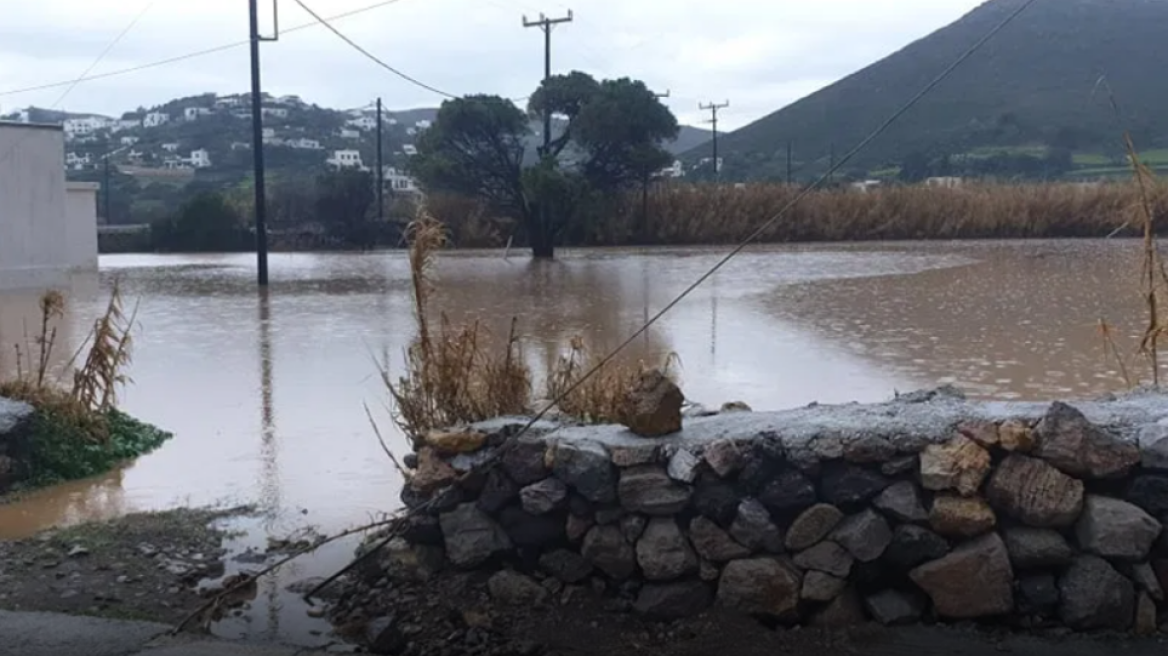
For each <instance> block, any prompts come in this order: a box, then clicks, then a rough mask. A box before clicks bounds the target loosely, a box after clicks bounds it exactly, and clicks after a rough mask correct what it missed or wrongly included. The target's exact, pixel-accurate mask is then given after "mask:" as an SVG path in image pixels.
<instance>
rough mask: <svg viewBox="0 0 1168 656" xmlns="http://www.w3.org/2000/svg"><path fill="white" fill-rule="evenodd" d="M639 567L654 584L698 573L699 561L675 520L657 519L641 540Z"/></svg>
mask: <svg viewBox="0 0 1168 656" xmlns="http://www.w3.org/2000/svg"><path fill="white" fill-rule="evenodd" d="M637 564H639V565H640V566H641V572H642V573H643V574H644V575H645V578H646V579H648V580H650V581H671V580H673V579H677V578H681V577H682V576H685V575H686V574H689V573H691V572H696V571H697V569H698V558H697V556H696V555H694V552H693V549H691V548H690V546H689V542H687V541H686V539H685V535H684V534H682V532H681V529H680V528H678V526H677V522H675V521H674V520H673V519H672V518H666V517H655V518H653V519H652V520H650V522H649V525H648V526H646V527H645V532H644V533H643V534H642V535H641V539H640V540H637Z"/></svg>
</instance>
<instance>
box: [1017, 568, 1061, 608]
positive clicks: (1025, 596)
mask: <svg viewBox="0 0 1168 656" xmlns="http://www.w3.org/2000/svg"><path fill="white" fill-rule="evenodd" d="M1058 603H1059V591H1058V585H1057V584H1056V583H1055V579H1054V576H1053V575H1051V574H1034V575H1032V576H1024V577H1022V578H1020V579H1018V610H1019V611H1021V612H1023V613H1046V612H1048V611H1050V610H1052V609H1054V608H1055V607H1057V606H1058Z"/></svg>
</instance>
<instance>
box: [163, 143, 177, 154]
mask: <svg viewBox="0 0 1168 656" xmlns="http://www.w3.org/2000/svg"><path fill="white" fill-rule="evenodd" d="M162 149H163V150H165V151H166V152H168V153H177V152H178V142H177V141H173V142H171V143H164V144H162Z"/></svg>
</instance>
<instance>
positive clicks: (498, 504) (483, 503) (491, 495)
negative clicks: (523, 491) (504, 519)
mask: <svg viewBox="0 0 1168 656" xmlns="http://www.w3.org/2000/svg"><path fill="white" fill-rule="evenodd" d="M517 498H519V486H518V485H517V484H516V483H515V481H513V480H511V478H510V477H508V476H507V474H504V473H503V472H502V471H501V470H499V469H492V470H491V471H490V472H488V473H487V479H486V482H485V483H484V484H483V489H482V490H480V491H479V495H478V499H476V500H475V503H476V504H477V505H478V507H479V510H482V511H483V512H485V513H490V514H492V515H493V514H496V513H498V512H499V511H500V510H502V509H504V508H506V507H507V505H508V504H509V503H511V502H512V501H514V500H515V499H517Z"/></svg>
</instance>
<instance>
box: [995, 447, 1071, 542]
mask: <svg viewBox="0 0 1168 656" xmlns="http://www.w3.org/2000/svg"><path fill="white" fill-rule="evenodd" d="M986 497H987V498H988V499H989V501H990V503H992V504H993V505H995V506H997V507H998V508H1001V509H1002V510H1004V511H1006V513H1007V514H1009V515H1011V516H1012V517H1015V518H1017V519H1020V520H1022V521H1023V522H1024V523H1026V524H1028V525H1030V526H1036V527H1039V528H1063V527H1066V526H1070V525H1071V524H1073V523H1075V520H1076V519H1078V517H1079V513H1080V512H1081V511H1082V509H1083V482H1082V481H1080V480H1078V479H1076V478H1071V477H1070V476H1067V475H1066V474H1064V473H1062V472H1061V471H1059V470H1058V469H1055V468H1054V467H1052V466H1051V465H1049V464H1047V463H1046V462H1044V461H1042V460H1039V459H1037V458H1029V457H1026V456H1022V455H1017V454H1012V455H1010V456H1009V457H1007V458H1006V459H1005V460H1003V461H1002V462H1001V463H1000V464H999V465H998V467H997V469H996V470H995V471H994V475H993V476H992V477H991V478H990V483H989V486H988V487H987V488H986Z"/></svg>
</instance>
